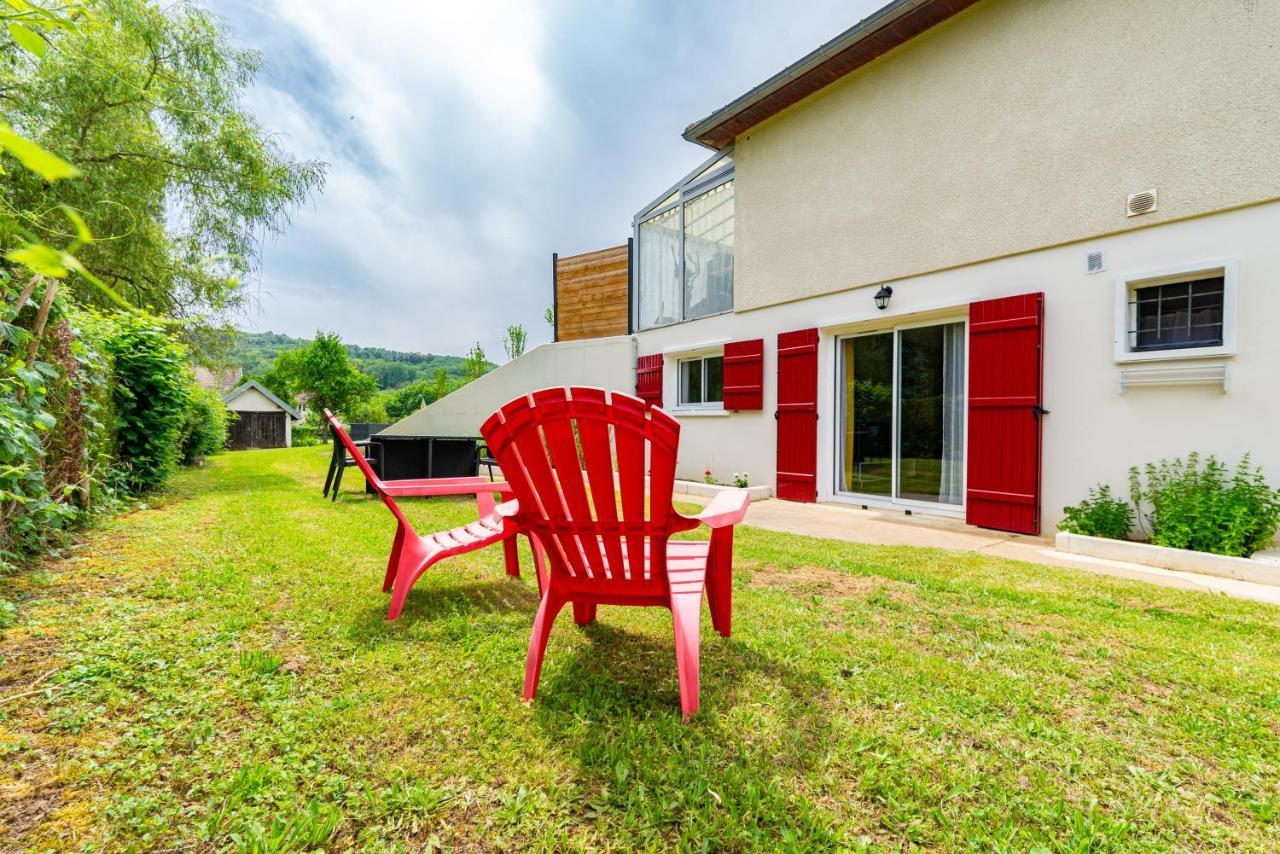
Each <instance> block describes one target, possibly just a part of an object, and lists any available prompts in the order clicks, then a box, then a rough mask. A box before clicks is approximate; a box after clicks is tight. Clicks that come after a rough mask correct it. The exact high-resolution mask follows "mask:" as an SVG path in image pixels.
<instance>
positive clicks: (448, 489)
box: [324, 409, 543, 620]
mask: <svg viewBox="0 0 1280 854" xmlns="http://www.w3.org/2000/svg"><path fill="white" fill-rule="evenodd" d="M324 417H325V419H326V420H327V421H328V422H329V426H330V428H332V430H333V435H334V436H335V437H337V441H340V442H341V443H342V444H343V446H344V447H345V448H346V449H347V453H348V454H350V455H351V457H352V458H353V459H354V460H355V461H356V465H357V466H359V467H360V471H361V473H362V474H364V476H365V479H366V480H367V481H368V482H369V485H370V486H371V487H373V490H374V492H376V493H378V495H379V496H380V497H381V498H382V501H383V503H384V504H386V505H387V509H388V510H390V511H391V515H393V516H395V517H396V538H395V541H394V542H393V543H392V546H391V556H390V557H389V558H387V574H386V576H385V578H384V579H383V582H382V591H383V592H384V593H385V592H386V591H388V590H390V591H391V606H390V608H389V609H388V611H387V619H388V620H394V619H396V618H397V617H399V616H400V611H401V610H402V609H403V608H404V600H405V599H406V598H407V597H408V596H409V591H410V590H411V589H412V588H413V585H414V582H416V581H417V580H418V579H419V578H420V577H422V574H423V573H424V572H426V571H427V570H428V569H430V568H431V566H432V565H433V564H435V563H437V562H438V561H441V560H443V559H445V558H447V557H453V556H454V555H460V554H465V553H466V552H471V551H475V550H476V549H482V548H484V547H485V546H489V545H492V544H494V543H497V542H501V543H502V548H503V552H504V557H505V559H506V566H507V575H513V576H518V575H519V574H520V558H519V555H518V553H517V552H516V540H515V537H516V534H518V533H519V530H518V528H517V526H516V525H514V524H512V523H511V522H509V521H507V519H506V518H505V517H504V516H501V515H499V514H498V513H497V512H495V507H494V500H493V496H494V495H495V494H497V495H502V496H504V497H505V496H509V495H511V487H510V486H509V485H508V484H506V483H494V482H492V481H490V480H488V479H486V478H483V477H437V478H425V479H421V480H389V481H384V480H382V479H381V478H380V477H378V476H377V475H376V474H374V471H373V468H372V467H371V466H370V465H369V461H368V460H366V459H365V457H364V454H362V453H360V449H359V448H358V447H356V444H355V443H354V442H353V441H352V440H351V437H350V436H348V435H347V431H346V430H344V429H343V427H342V425H341V424H339V423H338V419H336V418H334V417H333V413H332V412H330V411H329V410H327V409H326V410H324ZM468 494H474V495H475V497H476V508H477V510H478V511H479V519H477V520H476V521H475V522H472V523H470V524H468V525H463V526H461V527H458V528H454V529H453V530H450V531H441V532H440V533H437V534H432V535H430V536H427V537H423V536H420V535H419V534H418V533H417V532H416V531H415V530H414V529H413V525H411V524H410V523H409V520H408V519H406V518H405V516H404V513H402V512H401V511H400V508H399V507H398V506H397V505H396V502H395V499H397V498H421V497H425V496H431V495H468ZM534 552H535V554H538V553H539V552H540V549H538V548H537V545H536V544H535V546H534ZM539 563H540V561H539ZM539 568H540V567H539ZM542 582H543V579H542V577H541V573H539V578H538V583H539V586H541V585H542Z"/></svg>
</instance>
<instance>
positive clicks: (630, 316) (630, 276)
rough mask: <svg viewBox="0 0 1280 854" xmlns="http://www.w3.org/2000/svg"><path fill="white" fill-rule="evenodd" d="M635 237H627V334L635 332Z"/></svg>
mask: <svg viewBox="0 0 1280 854" xmlns="http://www.w3.org/2000/svg"><path fill="white" fill-rule="evenodd" d="M634 249H635V238H634V237H628V238H627V334H628V335H633V334H635V331H636V329H635V304H634V303H633V301H632V300H633V297H632V296H631V294H632V289H633V288H634V286H635V269H636V265H635V260H634V257H635V253H634Z"/></svg>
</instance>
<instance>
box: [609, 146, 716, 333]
mask: <svg viewBox="0 0 1280 854" xmlns="http://www.w3.org/2000/svg"><path fill="white" fill-rule="evenodd" d="M633 228H634V230H635V245H636V252H635V273H634V287H635V304H634V305H633V306H632V311H633V312H634V321H635V323H634V326H635V328H636V329H638V330H639V329H652V328H654V327H656V326H666V325H668V324H671V323H679V322H681V321H683V320H693V319H695V318H699V317H706V316H707V315H711V314H721V313H723V312H726V311H731V310H732V309H733V154H732V152H731V151H728V150H725V151H720V152H717V153H716V154H715V155H713V156H712V157H711V159H710V160H708V161H706V162H705V163H703V164H702V165H701V166H699V167H698V168H697V169H695V170H694V171H693V172H691V173H690V174H689V175H687V176H686V177H685V178H684V179H683V180H681V181H680V182H679V183H678V184H676V185H675V186H674V187H672V188H671V189H670V190H669V191H668V192H666V193H664V194H663V195H662V196H661V197H660V198H659V199H658V200H657V201H655V202H654V203H653V204H651V205H649V206H648V207H646V208H645V209H644V210H642V211H641V212H640V213H638V214H637V215H636V217H635V220H634V222H633Z"/></svg>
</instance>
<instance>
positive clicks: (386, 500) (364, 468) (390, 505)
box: [324, 409, 413, 531]
mask: <svg viewBox="0 0 1280 854" xmlns="http://www.w3.org/2000/svg"><path fill="white" fill-rule="evenodd" d="M324 417H325V420H326V421H328V422H329V429H331V430H332V431H333V435H334V438H335V441H338V442H341V443H342V447H344V448H346V450H347V453H348V454H350V455H351V457H352V459H354V460H355V461H356V465H357V466H359V468H360V473H361V474H363V475H364V478H365V480H367V481H368V482H369V486H371V487H373V491H374V492H376V493H378V496H379V497H380V498H381V499H382V503H383V504H385V505H387V509H388V510H390V511H391V514H392V515H393V516H395V517H396V520H397V521H399V522H400V524H402V525H404V526H405V527H407V528H408V529H409V530H410V531H412V530H413V525H412V524H410V522H409V520H408V519H407V518H405V515H404V513H402V512H400V508H399V507H398V506H397V505H396V503H395V501H394V500H392V498H391V496H389V495H387V490H386V489H385V488H384V484H383V483H382V478H380V477H378V476H377V475H376V474H374V472H373V467H372V466H370V465H369V461H368V460H367V459H365V457H364V454H362V453H360V449H359V448H357V447H356V443H355V442H353V441H351V437H350V436H348V435H347V431H346V430H344V429H343V427H342V425H341V424H339V423H338V419H337V418H335V417H334V415H333V413H332V412H330V411H329V410H327V409H326V410H324Z"/></svg>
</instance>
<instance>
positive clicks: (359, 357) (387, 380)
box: [230, 332, 464, 389]
mask: <svg viewBox="0 0 1280 854" xmlns="http://www.w3.org/2000/svg"><path fill="white" fill-rule="evenodd" d="M309 343H310V341H309V340H308V339H306V338H293V337H291V336H288V335H281V334H280V333H278V332H241V333H240V334H239V335H238V336H237V337H236V340H235V342H234V343H233V344H232V346H231V354H230V359H231V363H232V364H234V365H237V366H238V367H240V368H241V369H243V370H244V373H245V375H246V376H261V375H262V374H265V373H266V372H267V371H269V370H271V363H272V362H274V361H275V359H276V356H278V355H280V354H281V353H283V352H286V351H288V350H296V349H298V348H299V347H302V346H304V345H306V344H309ZM347 353H348V354H350V356H351V360H352V361H353V362H354V363H355V365H356V367H358V368H359V369H360V370H362V371H364V372H365V373H366V374H370V375H371V376H373V377H375V378H376V379H377V380H378V387H379V388H383V389H388V388H400V387H401V386H404V385H408V384H409V383H411V382H414V381H416V380H430V379H434V378H435V375H436V369H437V368H444V369H445V370H446V371H447V372H448V373H449V379H450V380H453V381H458V380H461V379H462V375H463V365H464V359H463V358H462V357H461V356H438V355H436V354H434V353H403V352H400V351H399V350H384V349H383V348H381V347H361V346H359V345H358V344H348V345H347Z"/></svg>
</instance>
